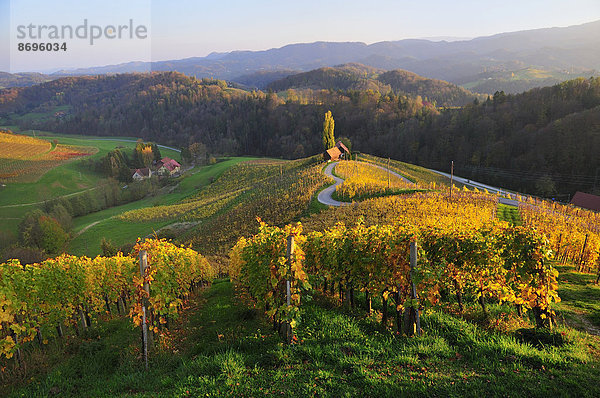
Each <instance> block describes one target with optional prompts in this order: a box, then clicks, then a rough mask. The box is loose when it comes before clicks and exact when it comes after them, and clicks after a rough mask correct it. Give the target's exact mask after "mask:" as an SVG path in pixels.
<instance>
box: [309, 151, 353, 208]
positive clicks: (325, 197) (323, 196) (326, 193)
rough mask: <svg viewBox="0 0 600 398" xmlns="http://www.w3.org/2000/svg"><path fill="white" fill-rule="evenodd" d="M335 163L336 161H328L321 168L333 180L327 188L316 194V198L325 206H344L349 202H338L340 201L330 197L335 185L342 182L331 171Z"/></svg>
mask: <svg viewBox="0 0 600 398" xmlns="http://www.w3.org/2000/svg"><path fill="white" fill-rule="evenodd" d="M336 165H337V162H334V163H329V164H328V165H327V167H325V170H323V171H324V172H325V175H326V176H329V177H331V178H333V179H334V180H335V184H333V185H330V186H328V187H327V188H325V189H324V190H322V191H321V192H319V196H317V200H318V201H319V202H321V203H323V204H324V205H327V206H346V205H349V204H350V203H348V202H340V201H337V200H334V199H333V198H332V197H331V195H333V193H334V192H335V187H337V186H338V185H340V184H341V183H343V182H344V180H342V179H341V178H339V177H336V176H334V175H333V173H332V170H333V168H334V167H335V166H336Z"/></svg>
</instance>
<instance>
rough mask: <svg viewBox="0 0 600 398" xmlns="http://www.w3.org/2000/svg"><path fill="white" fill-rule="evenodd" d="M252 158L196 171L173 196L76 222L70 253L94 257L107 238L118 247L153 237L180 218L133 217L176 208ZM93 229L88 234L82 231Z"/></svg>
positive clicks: (183, 178) (182, 183) (199, 168)
mask: <svg viewBox="0 0 600 398" xmlns="http://www.w3.org/2000/svg"><path fill="white" fill-rule="evenodd" d="M248 160H252V158H232V159H228V160H224V161H222V162H218V163H217V164H215V165H211V166H204V167H197V168H195V169H192V170H190V171H188V172H187V173H186V174H184V176H183V177H181V178H180V179H179V180H178V183H177V185H176V187H175V189H174V190H173V191H172V192H168V193H162V194H159V195H157V196H154V197H149V198H145V199H142V200H139V201H136V202H132V203H128V204H125V205H122V206H116V207H113V208H110V209H106V210H102V211H99V212H96V213H92V214H88V215H86V216H82V217H78V218H76V219H74V222H73V224H74V225H73V229H74V232H75V234H76V237H75V238H74V239H73V240H72V241H71V243H70V245H69V250H68V251H69V252H70V253H73V254H77V255H84V254H85V255H88V256H95V255H98V254H100V253H101V250H100V242H101V240H102V238H103V237H106V238H107V239H108V240H110V241H111V242H112V243H113V244H115V245H117V246H121V245H124V244H126V243H133V242H135V240H136V238H138V237H143V236H146V235H150V234H152V233H154V232H155V231H158V230H159V229H160V228H162V227H165V226H167V225H170V224H173V223H176V222H177V221H178V219H177V217H155V216H151V217H149V218H145V217H140V218H133V215H135V214H140V215H144V214H146V213H148V212H149V213H150V214H153V213H154V212H155V210H159V209H161V208H165V207H166V208H168V207H170V206H177V205H176V203H179V202H181V201H184V200H186V198H188V197H193V196H195V195H197V193H198V192H199V191H200V192H201V191H202V190H203V189H206V188H207V186H209V185H210V182H211V181H213V180H217V181H218V178H219V176H220V175H221V174H223V173H224V172H225V171H226V170H228V169H229V168H231V167H233V166H235V165H236V164H238V163H240V162H244V161H248ZM90 225H92V226H91V227H89V228H88V229H86V231H85V232H83V233H80V231H81V230H82V229H84V228H86V227H88V226H90Z"/></svg>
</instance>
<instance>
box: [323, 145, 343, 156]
mask: <svg viewBox="0 0 600 398" xmlns="http://www.w3.org/2000/svg"><path fill="white" fill-rule="evenodd" d="M326 152H327V154H328V155H329V157H330V158H331V159H338V158H339V157H340V155H341V154H342V152H341V151H340V150H339V148H338V147H337V146H334V147H333V148H329V149H328V150H327V151H326Z"/></svg>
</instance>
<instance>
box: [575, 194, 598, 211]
mask: <svg viewBox="0 0 600 398" xmlns="http://www.w3.org/2000/svg"><path fill="white" fill-rule="evenodd" d="M571 204H572V205H575V206H579V207H583V208H584V209H588V210H593V211H600V196H596V195H592V194H589V193H585V192H579V191H577V192H576V193H575V195H574V196H573V199H571Z"/></svg>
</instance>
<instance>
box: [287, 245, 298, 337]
mask: <svg viewBox="0 0 600 398" xmlns="http://www.w3.org/2000/svg"><path fill="white" fill-rule="evenodd" d="M295 249H296V244H295V242H294V235H290V236H288V238H287V253H286V254H287V256H286V257H287V264H288V278H287V280H286V281H285V291H286V304H287V306H288V309H289V307H290V305H291V304H292V282H291V280H290V279H291V277H290V274H291V272H292V261H293V256H294V251H295ZM293 333H294V332H293V331H292V325H291V324H290V322H289V321H287V322H286V323H285V341H286V342H287V343H288V344H291V343H292V339H293V337H294V334H293Z"/></svg>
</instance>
